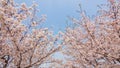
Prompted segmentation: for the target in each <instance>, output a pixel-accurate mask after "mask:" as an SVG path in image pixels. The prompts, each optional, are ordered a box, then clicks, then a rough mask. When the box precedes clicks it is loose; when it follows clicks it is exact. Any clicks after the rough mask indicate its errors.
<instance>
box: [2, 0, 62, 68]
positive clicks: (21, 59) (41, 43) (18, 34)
mask: <svg viewBox="0 0 120 68" xmlns="http://www.w3.org/2000/svg"><path fill="white" fill-rule="evenodd" d="M37 11H38V10H37V9H36V5H35V4H33V5H32V6H31V7H27V6H26V5H25V4H21V5H17V4H16V3H15V2H14V0H0V68H38V67H42V66H43V64H46V63H51V62H55V59H54V58H52V55H53V54H54V53H56V52H57V51H59V50H60V48H61V46H59V45H58V43H57V40H58V37H57V36H55V35H54V36H53V32H52V31H50V30H49V29H47V28H42V27H40V26H39V25H40V24H41V23H42V22H44V20H45V19H46V17H45V16H44V15H43V16H41V17H37V15H36V12H37ZM25 20H27V21H25ZM48 66H49V64H48Z"/></svg>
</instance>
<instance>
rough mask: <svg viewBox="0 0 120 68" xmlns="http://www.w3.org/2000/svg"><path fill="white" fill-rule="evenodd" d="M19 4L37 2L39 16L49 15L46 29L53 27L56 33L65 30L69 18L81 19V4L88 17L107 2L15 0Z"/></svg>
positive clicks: (97, 0)
mask: <svg viewBox="0 0 120 68" xmlns="http://www.w3.org/2000/svg"><path fill="white" fill-rule="evenodd" d="M15 1H16V2H17V3H23V2H24V3H26V4H27V5H29V6H30V5H32V3H33V1H35V2H36V3H37V4H38V5H39V6H38V8H39V9H40V12H39V13H38V15H41V14H45V15H47V20H46V22H45V24H44V26H45V27H49V28H50V27H52V28H53V31H54V33H57V32H58V31H59V30H64V28H65V26H66V22H67V21H68V23H69V22H70V20H69V19H68V18H67V16H71V17H76V18H78V17H79V13H77V12H76V11H77V10H79V6H78V5H79V4H81V5H82V8H83V9H84V10H85V11H86V12H87V14H88V15H90V16H92V15H95V14H96V11H97V9H98V8H97V5H100V4H102V3H105V2H106V1H107V0H15Z"/></svg>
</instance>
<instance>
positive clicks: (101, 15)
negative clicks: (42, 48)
mask: <svg viewBox="0 0 120 68" xmlns="http://www.w3.org/2000/svg"><path fill="white" fill-rule="evenodd" d="M99 7H100V10H98V14H97V16H95V17H94V19H91V18H90V17H88V16H87V15H86V14H85V13H84V12H82V11H81V12H80V14H81V18H80V19H75V18H71V19H72V21H73V24H75V26H74V27H67V28H66V31H65V32H64V33H62V34H61V35H62V45H64V50H63V54H64V55H66V56H67V57H66V67H67V68H120V1H119V0H108V3H107V4H102V5H100V6H99ZM104 7H105V8H104Z"/></svg>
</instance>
